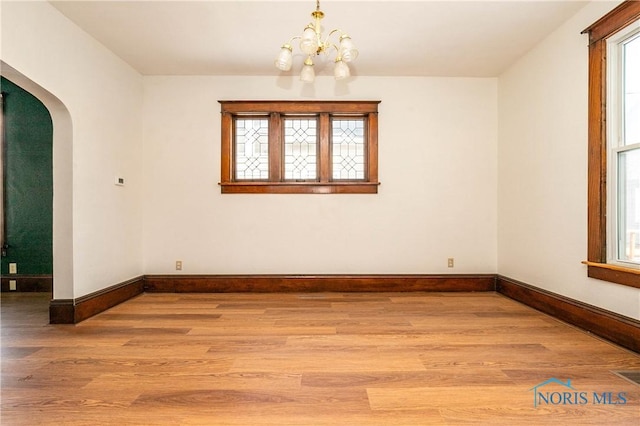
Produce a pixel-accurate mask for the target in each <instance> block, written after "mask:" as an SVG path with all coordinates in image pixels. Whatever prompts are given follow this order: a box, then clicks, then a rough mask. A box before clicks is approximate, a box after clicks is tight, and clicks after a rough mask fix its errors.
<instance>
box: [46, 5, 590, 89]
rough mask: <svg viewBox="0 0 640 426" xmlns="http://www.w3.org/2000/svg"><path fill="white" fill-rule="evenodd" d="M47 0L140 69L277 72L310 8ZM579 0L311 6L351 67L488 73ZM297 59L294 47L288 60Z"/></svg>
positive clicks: (371, 71) (378, 71) (358, 71)
mask: <svg viewBox="0 0 640 426" xmlns="http://www.w3.org/2000/svg"><path fill="white" fill-rule="evenodd" d="M51 3H52V4H53V5H54V6H55V7H56V8H57V9H58V10H60V11H61V12H62V13H63V14H64V15H66V16H67V17H68V18H69V19H71V20H72V21H73V22H75V23H76V24H77V25H78V26H80V27H81V28H82V29H84V30H85V31H86V32H87V33H89V34H90V35H92V36H93V37H94V38H96V39H97V40H99V41H100V42H101V43H102V44H104V45H105V46H106V47H107V48H109V49H110V50H112V51H113V52H114V53H115V54H116V55H118V56H119V57H120V58H122V59H123V60H125V61H126V62H127V63H129V64H130V65H131V66H132V67H133V68H135V69H136V70H138V71H139V72H140V73H142V74H144V75H274V76H275V75H278V73H279V71H278V70H277V69H276V68H275V67H274V66H273V60H274V59H275V56H276V54H277V53H278V51H279V48H280V46H281V45H282V44H283V43H284V42H286V41H288V40H289V39H290V38H291V37H293V36H294V35H299V34H300V33H301V32H302V30H303V28H304V26H305V25H306V24H307V23H308V22H310V21H311V16H310V13H311V12H312V11H313V10H314V9H315V1H313V0H297V1H280V0H260V1H248V0H247V1H245V0H235V1H222V0H209V1H206V0H203V1H148V0H145V1H100V0H90V1H77V0H73V1H51ZM586 3H587V2H585V1H569V0H559V1H551V0H549V1H541V0H533V1H527V0H502V1H478V0H475V1H452V0H449V1H433V0H413V1H381V0H377V1H368V0H351V1H350V0H322V2H321V5H320V6H321V9H322V10H323V11H324V12H325V18H324V20H323V25H324V26H325V34H326V33H327V32H328V31H330V30H332V29H335V28H339V29H342V30H344V31H346V32H348V33H349V35H350V36H351V37H352V39H353V41H354V43H355V44H356V45H357V47H358V49H359V51H360V56H359V57H358V60H357V61H356V62H354V63H352V74H354V75H374V76H379V75H386V76H395V75H398V76H472V77H492V76H497V75H499V74H500V73H501V72H502V71H504V70H505V69H506V67H508V66H509V65H510V64H512V63H513V62H514V61H515V60H516V59H518V58H519V57H520V56H522V55H523V54H524V53H526V52H527V51H528V50H530V49H531V48H532V47H533V46H535V45H536V44H537V43H538V42H539V41H540V40H542V39H543V38H544V37H545V36H546V35H548V34H549V33H550V32H551V31H552V30H554V29H555V28H556V27H558V26H559V25H560V24H561V23H562V22H564V21H565V20H567V19H568V18H569V17H571V16H572V15H573V14H575V13H576V12H577V11H578V9H580V8H581V7H583V6H584V5H585V4H586ZM585 43H586V40H585ZM585 49H586V44H585ZM296 52H298V53H299V51H297V47H294V54H295V53H296ZM302 60H303V57H302V55H296V56H294V69H296V70H297V69H299V67H300V64H301V63H302ZM316 63H317V64H318V65H319V66H318V67H316V68H317V69H316V73H318V74H330V69H329V67H328V66H325V65H330V64H331V61H330V59H329V58H326V59H325V60H318V61H316ZM323 68H326V69H324V70H323Z"/></svg>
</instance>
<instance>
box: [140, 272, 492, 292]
mask: <svg viewBox="0 0 640 426" xmlns="http://www.w3.org/2000/svg"><path fill="white" fill-rule="evenodd" d="M144 289H145V291H147V292H160V293H244V292H256V293H286V292H321V291H324V292H375V291H443V292H454V291H464V292H470V291H494V290H495V275H493V274H487V275H482V274H478V275H146V276H145V278H144Z"/></svg>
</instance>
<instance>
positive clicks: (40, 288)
mask: <svg viewBox="0 0 640 426" xmlns="http://www.w3.org/2000/svg"><path fill="white" fill-rule="evenodd" d="M10 281H15V282H16V289H15V290H10V286H9V282H10ZM0 291H1V292H3V293H4V292H10V291H11V292H13V291H16V292H24V293H26V292H42V293H47V292H49V293H51V292H52V291H53V276H52V275H5V276H3V277H2V279H1V280H0Z"/></svg>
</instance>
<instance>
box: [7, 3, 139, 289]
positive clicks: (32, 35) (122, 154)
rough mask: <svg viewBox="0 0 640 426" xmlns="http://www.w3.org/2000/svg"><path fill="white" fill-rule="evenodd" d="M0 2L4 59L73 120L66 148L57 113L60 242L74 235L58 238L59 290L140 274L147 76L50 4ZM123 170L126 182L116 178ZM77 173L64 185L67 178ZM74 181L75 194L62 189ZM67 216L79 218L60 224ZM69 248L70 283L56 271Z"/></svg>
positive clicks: (99, 286)
mask: <svg viewBox="0 0 640 426" xmlns="http://www.w3.org/2000/svg"><path fill="white" fill-rule="evenodd" d="M1 7H2V49H1V51H0V53H1V54H2V61H3V62H4V63H5V64H7V65H8V66H9V67H7V68H10V71H11V73H17V74H18V75H20V76H22V77H23V78H24V80H25V81H26V80H29V81H31V82H33V84H34V85H37V86H39V87H40V88H42V90H39V89H38V90H36V91H37V92H38V93H34V94H35V95H36V96H39V95H40V92H41V91H42V92H45V91H48V92H50V94H52V96H54V97H55V98H57V99H58V100H59V102H61V104H63V105H64V107H66V109H67V111H68V115H69V116H70V120H71V123H72V134H71V135H68V139H71V140H66V141H65V146H64V147H61V146H60V143H59V142H60V141H56V140H55V139H56V132H59V131H60V123H59V122H57V121H56V115H54V239H55V238H58V239H60V240H64V238H62V237H60V235H61V234H66V240H67V241H62V242H61V244H57V242H56V241H54V265H56V266H55V268H56V270H54V274H55V275H54V297H55V298H58V299H65V298H77V297H80V296H83V295H85V294H88V293H91V292H94V291H97V290H100V289H103V288H105V287H108V286H110V285H113V284H116V283H118V282H122V281H124V280H127V279H129V278H132V277H135V276H138V275H141V274H142V273H143V269H142V231H141V219H142V207H141V189H142V182H141V167H140V165H141V162H142V141H141V139H142V131H141V109H142V77H141V76H140V75H139V74H138V73H136V72H135V71H134V70H133V69H132V68H130V67H129V66H128V65H126V64H125V63H124V62H122V61H121V60H120V59H119V58H117V57H116V56H115V55H113V53H111V52H110V51H108V50H107V49H106V48H104V46H102V45H101V44H99V43H98V42H97V41H96V40H95V39H93V38H91V37H89V36H88V35H87V34H86V33H84V32H83V31H82V30H80V29H79V28H78V27H77V26H76V25H74V24H72V23H71V22H70V21H69V20H68V19H67V18H65V17H64V16H63V15H61V14H60V13H59V12H58V11H57V10H56V9H54V8H53V7H52V6H51V5H50V4H49V3H47V2H40V1H37V2H2V3H1ZM3 73H4V70H3ZM43 102H45V105H47V104H49V105H50V104H51V103H49V102H48V101H47V100H43ZM67 124H68V123H67ZM56 144H57V146H56ZM71 167H72V170H69V169H70V168H71ZM60 168H63V169H64V170H62V171H61V170H60ZM117 174H119V175H122V176H124V177H125V178H126V179H127V185H126V186H125V187H116V186H115V185H114V178H115V176H116V175H117ZM71 176H73V177H72V179H73V180H72V185H68V184H66V187H65V186H64V183H61V179H65V178H71ZM70 186H72V195H68V194H64V192H65V191H66V190H67V189H69V190H71V188H67V187H70ZM61 196H64V199H65V200H67V201H66V203H64V204H63V205H61V203H60V202H59V198H60V197H61ZM71 199H73V201H72V202H71ZM60 216H67V217H69V218H70V220H71V221H72V223H60V222H59V221H55V217H60ZM71 218H72V219H71ZM71 232H72V233H73V235H72V236H71V235H69V234H70V233H71ZM56 235H57V236H58V237H56ZM58 242H60V241H58ZM61 246H64V247H66V248H65V250H64V252H61V249H60V247H61ZM61 255H62V256H72V258H73V259H72V261H71V262H67V263H68V264H69V265H71V263H72V266H71V268H72V269H73V273H72V277H69V278H68V279H65V280H62V279H58V278H59V276H58V274H57V265H58V263H57V262H58V261H59V258H60V256H61ZM70 281H72V282H70Z"/></svg>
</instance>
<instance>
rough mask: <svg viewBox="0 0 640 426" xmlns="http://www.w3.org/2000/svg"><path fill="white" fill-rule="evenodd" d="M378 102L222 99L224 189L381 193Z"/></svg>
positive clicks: (245, 191)
mask: <svg viewBox="0 0 640 426" xmlns="http://www.w3.org/2000/svg"><path fill="white" fill-rule="evenodd" d="M379 103H380V102H379V101H339V102H338V101H335V102H333V101H220V104H221V113H222V126H221V128H222V138H221V146H222V157H221V159H222V160H221V162H222V167H221V182H220V186H221V188H222V193H322V194H326V193H367V194H373V193H377V192H378V185H379V182H378V104H379Z"/></svg>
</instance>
